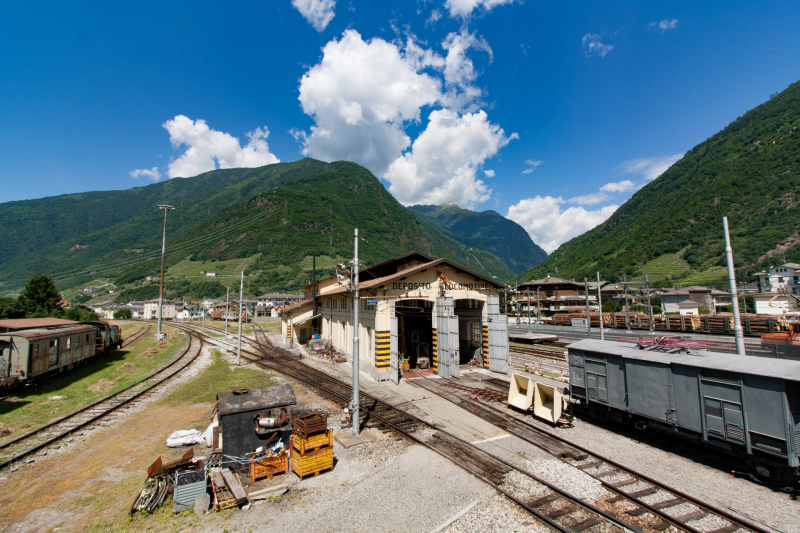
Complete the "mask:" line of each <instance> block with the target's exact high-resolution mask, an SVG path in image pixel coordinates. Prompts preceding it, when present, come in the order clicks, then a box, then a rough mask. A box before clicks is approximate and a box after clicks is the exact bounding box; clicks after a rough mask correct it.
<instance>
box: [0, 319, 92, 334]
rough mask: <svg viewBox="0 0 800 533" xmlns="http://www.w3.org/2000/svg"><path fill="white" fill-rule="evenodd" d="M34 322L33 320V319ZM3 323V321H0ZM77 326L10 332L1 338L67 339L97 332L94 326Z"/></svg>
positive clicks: (79, 324) (78, 324)
mask: <svg viewBox="0 0 800 533" xmlns="http://www.w3.org/2000/svg"><path fill="white" fill-rule="evenodd" d="M31 320H33V319H31ZM0 322H2V321H0ZM75 324H76V325H74V326H68V327H60V328H57V329H43V328H37V329H26V330H22V331H9V332H8V333H0V336H1V337H4V338H7V337H23V338H26V339H48V338H52V339H56V338H59V337H66V336H69V335H80V334H82V333H92V332H94V331H97V330H96V328H95V327H94V326H84V325H83V324H81V323H80V322H75Z"/></svg>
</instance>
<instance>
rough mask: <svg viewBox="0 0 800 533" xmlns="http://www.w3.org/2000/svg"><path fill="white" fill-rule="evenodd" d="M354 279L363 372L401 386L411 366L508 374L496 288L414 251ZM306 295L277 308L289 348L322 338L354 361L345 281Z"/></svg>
mask: <svg viewBox="0 0 800 533" xmlns="http://www.w3.org/2000/svg"><path fill="white" fill-rule="evenodd" d="M359 280H360V284H359V290H360V295H359V296H360V298H359V301H358V303H357V305H358V306H359V321H358V324H357V325H356V327H358V335H359V361H360V370H361V371H364V372H367V373H369V374H370V375H372V376H373V377H374V378H375V379H377V380H386V379H391V380H392V381H394V382H398V380H399V374H400V369H401V368H402V367H403V363H404V362H406V363H407V364H408V366H409V367H410V368H416V367H417V365H418V364H424V363H425V362H429V363H430V365H431V366H432V367H433V369H434V370H435V371H436V372H437V373H438V374H439V375H440V376H443V377H450V376H458V375H459V368H460V365H461V364H466V363H469V362H470V361H471V360H473V359H474V360H475V361H476V363H477V364H479V365H480V366H483V367H485V368H488V369H489V370H492V371H497V372H502V373H507V372H508V326H507V322H506V316H505V315H503V314H502V313H501V312H500V305H499V304H500V302H499V296H498V290H499V289H500V288H502V287H503V286H502V285H501V284H499V283H497V282H495V281H494V280H492V279H489V278H486V277H484V276H481V275H480V274H476V273H475V272H472V271H470V270H467V269H465V268H464V267H461V266H459V265H457V264H455V263H453V262H451V261H449V260H447V259H434V258H432V257H428V256H426V255H423V254H421V253H419V252H416V251H414V252H410V253H407V254H405V255H402V256H399V257H395V258H394V259H390V260H389V261H386V262H384V263H380V264H378V265H374V266H371V267H368V268H365V269H363V270H361V272H360V273H359ZM305 296H306V298H305V299H304V300H302V301H300V302H298V303H296V304H293V305H289V306H286V307H284V308H283V309H282V310H281V328H282V333H283V335H284V337H285V338H286V340H287V342H288V343H290V344H292V343H300V344H305V343H306V342H307V341H308V340H309V339H311V338H312V336H314V335H319V336H320V337H321V338H322V339H325V340H328V341H330V342H331V343H332V344H333V346H334V347H335V348H337V349H338V350H339V351H341V352H344V353H345V354H347V357H348V359H349V360H351V361H352V350H353V333H354V328H353V322H354V310H353V305H354V295H353V292H352V291H351V287H350V280H349V279H348V277H347V275H345V276H332V277H330V278H327V279H323V280H320V281H318V282H317V283H316V287H315V288H314V287H312V286H311V285H309V286H308V287H306V294H305ZM315 296H316V298H315Z"/></svg>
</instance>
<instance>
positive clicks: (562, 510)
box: [218, 325, 641, 533]
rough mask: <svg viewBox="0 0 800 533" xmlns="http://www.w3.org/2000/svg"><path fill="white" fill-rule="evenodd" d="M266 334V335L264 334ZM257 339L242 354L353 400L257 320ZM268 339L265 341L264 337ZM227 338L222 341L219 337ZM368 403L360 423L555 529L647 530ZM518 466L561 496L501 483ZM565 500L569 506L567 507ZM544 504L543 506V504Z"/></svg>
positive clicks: (574, 532)
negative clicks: (442, 462) (422, 450)
mask: <svg viewBox="0 0 800 533" xmlns="http://www.w3.org/2000/svg"><path fill="white" fill-rule="evenodd" d="M259 334H260V335H259ZM254 337H255V343H256V345H257V347H258V348H257V352H256V353H254V352H253V351H251V350H249V349H244V348H243V349H242V351H241V353H242V357H244V358H246V359H248V360H249V361H250V362H252V363H253V364H256V365H257V366H260V367H262V368H268V369H270V370H274V371H277V372H280V373H281V374H284V375H286V376H289V377H292V378H294V379H296V380H297V381H300V382H302V383H305V384H306V385H308V386H310V387H312V388H314V389H315V390H316V391H317V392H318V393H320V395H321V396H323V397H325V398H327V399H329V400H331V401H333V402H334V403H337V404H339V405H341V406H343V407H344V406H346V405H348V403H349V401H350V398H351V394H352V388H351V387H350V385H348V384H346V383H343V382H341V381H339V380H338V379H336V378H334V377H332V376H329V375H328V374H326V373H324V372H321V371H319V370H316V369H314V368H312V367H309V366H307V365H305V364H304V363H302V362H300V361H299V360H298V359H297V358H294V357H292V356H290V355H287V354H286V353H284V352H283V351H281V350H279V349H278V348H276V347H275V346H274V345H272V343H271V342H270V341H269V339H268V337H267V336H266V335H265V334H264V331H263V329H262V328H261V327H260V326H258V325H255V336H254ZM262 339H263V340H262ZM218 342H221V341H218ZM360 395H361V399H362V403H361V406H360V411H361V417H360V420H359V421H358V423H359V425H360V427H375V426H377V427H379V428H382V429H386V430H392V431H394V432H396V433H397V434H399V435H400V436H402V437H404V438H407V439H409V440H412V441H414V442H416V443H418V444H420V445H422V446H425V447H426V448H429V449H431V450H433V451H435V452H436V453H438V454H440V455H442V456H443V457H445V458H447V459H449V460H450V461H452V462H453V463H454V464H456V465H458V466H460V467H461V468H463V469H464V470H466V471H467V472H469V473H471V474H472V475H474V476H476V477H477V478H479V479H481V480H482V481H484V482H485V483H487V484H489V485H490V486H492V487H493V488H494V489H495V490H497V491H498V492H500V493H501V494H503V495H505V496H506V497H507V498H509V499H510V500H512V501H513V502H515V503H516V504H517V505H519V506H520V507H522V508H523V509H525V510H526V511H528V512H529V513H531V514H532V515H534V516H536V517H538V518H539V519H540V520H542V521H543V522H544V523H546V524H547V525H548V526H550V527H551V528H552V529H554V530H556V531H559V532H561V533H580V532H582V531H584V530H587V529H588V528H590V527H592V526H595V525H597V524H601V523H605V524H606V526H607V528H606V530H607V531H632V532H635V533H641V530H640V529H639V528H637V527H636V526H632V525H631V524H629V523H626V522H624V521H622V520H620V519H618V518H617V517H615V516H613V515H611V514H609V513H606V512H605V511H603V510H601V509H598V508H597V507H595V506H593V505H592V504H590V503H588V502H586V501H584V500H582V499H580V498H578V497H576V496H573V495H571V494H569V493H568V492H566V491H564V490H562V489H560V488H558V487H556V486H554V485H552V484H550V483H548V482H547V481H545V480H543V479H540V478H538V477H536V476H535V475H534V474H532V473H530V472H527V471H526V470H524V469H522V468H519V467H518V466H516V465H513V464H511V463H509V462H507V461H505V460H503V459H501V458H500V457H497V456H495V455H493V454H491V453H489V452H487V451H485V450H483V449H481V448H478V447H477V446H475V445H473V444H471V443H469V442H467V441H465V440H463V439H460V438H459V437H456V436H455V435H452V434H451V433H449V432H447V431H445V430H443V429H441V428H439V427H437V426H436V425H435V424H431V423H429V422H426V421H425V420H422V419H420V418H418V417H416V416H414V415H413V414H411V413H408V412H407V411H404V410H403V409H399V408H398V407H395V406H392V405H390V404H388V403H386V402H384V401H382V400H379V399H378V398H375V397H374V396H371V395H370V394H368V393H365V392H363V391H362V392H361V393H360ZM423 427H428V428H430V429H432V430H434V431H435V433H434V434H433V436H431V437H430V438H427V439H426V438H423V437H421V436H417V435H415V433H416V432H417V430H418V429H420V428H423ZM512 470H514V471H517V472H519V473H521V474H522V475H524V476H526V477H528V478H530V479H531V480H533V481H535V482H537V483H539V484H540V485H541V486H542V487H544V488H545V489H547V490H549V491H550V494H551V495H557V496H556V497H555V498H552V499H550V500H548V503H551V504H554V505H550V506H549V508H548V509H546V510H545V509H543V508H541V505H540V504H539V502H538V499H537V500H534V501H532V502H531V501H528V502H526V501H522V500H521V499H520V498H518V497H516V496H514V495H513V494H511V493H509V492H508V491H507V490H505V489H504V488H502V487H501V486H500V485H501V484H502V483H503V478H504V476H505V475H506V474H508V473H509V472H511V471H512ZM562 504H564V506H561V505H562ZM537 507H538V508H537Z"/></svg>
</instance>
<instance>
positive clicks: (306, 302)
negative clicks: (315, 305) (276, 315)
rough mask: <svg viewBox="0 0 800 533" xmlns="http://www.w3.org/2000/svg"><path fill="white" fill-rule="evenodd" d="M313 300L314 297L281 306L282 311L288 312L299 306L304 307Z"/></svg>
mask: <svg viewBox="0 0 800 533" xmlns="http://www.w3.org/2000/svg"><path fill="white" fill-rule="evenodd" d="M311 301H312V299H311V298H308V299H307V300H300V301H299V302H297V303H296V304H292V305H286V306H283V307H281V313H288V312H290V311H294V310H295V309H297V308H298V307H303V306H304V305H306V304H308V303H311Z"/></svg>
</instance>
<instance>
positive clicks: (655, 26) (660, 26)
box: [650, 19, 678, 33]
mask: <svg viewBox="0 0 800 533" xmlns="http://www.w3.org/2000/svg"><path fill="white" fill-rule="evenodd" d="M677 27H678V19H664V20H661V21H659V22H651V23H650V29H651V30H658V31H660V32H661V33H665V32H668V31H669V30H674V29H675V28H677Z"/></svg>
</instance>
